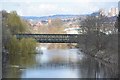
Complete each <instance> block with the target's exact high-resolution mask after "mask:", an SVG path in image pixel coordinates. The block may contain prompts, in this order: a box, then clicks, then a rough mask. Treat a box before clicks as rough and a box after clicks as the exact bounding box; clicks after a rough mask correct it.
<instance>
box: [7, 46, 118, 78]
mask: <svg viewBox="0 0 120 80" xmlns="http://www.w3.org/2000/svg"><path fill="white" fill-rule="evenodd" d="M37 53H38V54H31V55H27V56H25V57H20V56H19V55H18V56H16V55H14V58H11V59H10V63H9V66H8V68H7V70H6V76H5V77H7V78H115V77H117V76H116V71H115V70H114V68H111V67H108V66H106V65H104V64H103V63H101V62H99V61H97V60H95V59H93V58H91V57H89V56H87V55H86V54H84V53H83V52H81V51H80V50H79V49H77V48H73V49H69V48H68V49H47V48H46V47H45V46H43V47H42V48H40V47H38V51H37Z"/></svg>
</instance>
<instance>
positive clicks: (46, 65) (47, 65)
mask: <svg viewBox="0 0 120 80" xmlns="http://www.w3.org/2000/svg"><path fill="white" fill-rule="evenodd" d="M78 66H80V64H77V63H43V64H40V65H38V67H39V68H43V69H44V68H66V67H67V68H68V67H69V68H77V67H78Z"/></svg>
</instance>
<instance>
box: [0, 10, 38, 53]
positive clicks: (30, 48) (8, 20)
mask: <svg viewBox="0 0 120 80" xmlns="http://www.w3.org/2000/svg"><path fill="white" fill-rule="evenodd" d="M1 13H2V41H3V48H4V49H5V50H8V52H9V53H10V54H28V53H35V47H36V41H35V40H34V39H32V38H23V39H21V40H19V39H17V38H16V36H14V35H15V34H18V33H26V32H28V23H27V22H26V21H25V20H23V19H22V18H21V17H20V16H19V15H18V14H17V12H16V11H11V12H10V13H8V12H7V11H5V10H3V11H1Z"/></svg>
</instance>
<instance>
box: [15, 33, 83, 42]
mask: <svg viewBox="0 0 120 80" xmlns="http://www.w3.org/2000/svg"><path fill="white" fill-rule="evenodd" d="M82 36H83V35H81V34H16V37H17V39H22V38H34V39H36V40H37V41H38V42H40V43H78V42H79V38H80V37H82Z"/></svg>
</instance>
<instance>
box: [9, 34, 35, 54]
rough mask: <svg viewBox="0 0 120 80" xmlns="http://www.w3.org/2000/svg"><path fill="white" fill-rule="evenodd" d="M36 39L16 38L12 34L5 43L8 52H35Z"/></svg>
mask: <svg viewBox="0 0 120 80" xmlns="http://www.w3.org/2000/svg"><path fill="white" fill-rule="evenodd" d="M35 47H36V41H35V40H34V39H32V38H28V39H27V38H23V39H21V40H18V39H16V37H15V36H13V37H12V38H11V39H10V41H9V43H8V44H7V49H8V51H9V52H10V54H22V55H23V56H24V54H25V55H27V54H31V53H35Z"/></svg>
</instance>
